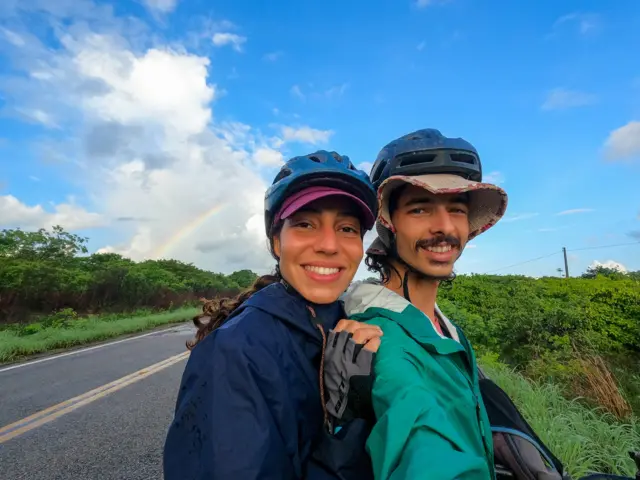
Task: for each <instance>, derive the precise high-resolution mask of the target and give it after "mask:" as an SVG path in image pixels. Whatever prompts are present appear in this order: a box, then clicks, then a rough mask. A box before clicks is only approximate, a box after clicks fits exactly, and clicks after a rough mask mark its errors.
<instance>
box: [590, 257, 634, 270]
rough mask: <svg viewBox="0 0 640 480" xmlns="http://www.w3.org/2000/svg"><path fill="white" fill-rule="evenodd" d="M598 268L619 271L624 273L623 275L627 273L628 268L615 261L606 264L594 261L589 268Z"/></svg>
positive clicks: (608, 261)
mask: <svg viewBox="0 0 640 480" xmlns="http://www.w3.org/2000/svg"><path fill="white" fill-rule="evenodd" d="M596 267H604V268H611V269H613V270H618V271H619V272H622V273H626V272H627V267H625V266H624V265H623V264H621V263H619V262H616V261H614V260H607V261H605V262H599V261H598V260H594V261H593V262H592V263H591V265H589V268H596Z"/></svg>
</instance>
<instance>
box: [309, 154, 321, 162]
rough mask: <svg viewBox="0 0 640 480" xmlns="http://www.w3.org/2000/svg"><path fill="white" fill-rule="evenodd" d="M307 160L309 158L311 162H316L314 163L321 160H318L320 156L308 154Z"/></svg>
mask: <svg viewBox="0 0 640 480" xmlns="http://www.w3.org/2000/svg"><path fill="white" fill-rule="evenodd" d="M309 160H311V161H312V162H316V163H322V160H320V158H319V157H316V156H315V155H310V156H309Z"/></svg>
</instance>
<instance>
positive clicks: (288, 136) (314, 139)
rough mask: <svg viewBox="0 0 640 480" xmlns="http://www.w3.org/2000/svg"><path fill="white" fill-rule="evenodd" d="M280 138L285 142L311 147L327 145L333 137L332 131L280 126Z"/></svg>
mask: <svg viewBox="0 0 640 480" xmlns="http://www.w3.org/2000/svg"><path fill="white" fill-rule="evenodd" d="M281 131H282V138H283V140H284V141H285V142H301V143H308V144H311V145H318V144H321V143H327V142H328V141H329V139H330V138H331V136H332V135H333V133H334V132H333V130H318V129H316V128H311V127H308V126H302V127H289V126H282V127H281Z"/></svg>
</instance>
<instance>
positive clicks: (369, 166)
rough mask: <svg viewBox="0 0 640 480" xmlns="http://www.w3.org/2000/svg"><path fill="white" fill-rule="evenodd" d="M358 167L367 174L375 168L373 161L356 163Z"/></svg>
mask: <svg viewBox="0 0 640 480" xmlns="http://www.w3.org/2000/svg"><path fill="white" fill-rule="evenodd" d="M356 167H357V168H358V169H359V170H362V171H365V172H367V174H368V173H369V172H370V171H371V169H372V168H373V163H371V162H362V163H359V164H358V165H356Z"/></svg>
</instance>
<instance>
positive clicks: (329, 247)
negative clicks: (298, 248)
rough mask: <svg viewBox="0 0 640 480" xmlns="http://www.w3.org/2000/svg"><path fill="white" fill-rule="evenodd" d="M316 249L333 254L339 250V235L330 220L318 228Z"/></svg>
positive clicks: (319, 251)
mask: <svg viewBox="0 0 640 480" xmlns="http://www.w3.org/2000/svg"><path fill="white" fill-rule="evenodd" d="M315 251H316V252H318V253H324V254H327V255H333V254H335V253H337V252H338V235H337V233H336V231H335V228H333V225H332V224H330V222H323V224H322V226H321V227H320V228H319V229H318V236H317V238H316V242H315Z"/></svg>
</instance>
